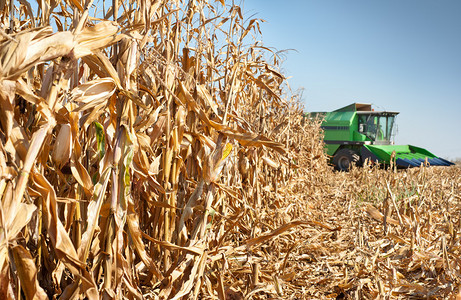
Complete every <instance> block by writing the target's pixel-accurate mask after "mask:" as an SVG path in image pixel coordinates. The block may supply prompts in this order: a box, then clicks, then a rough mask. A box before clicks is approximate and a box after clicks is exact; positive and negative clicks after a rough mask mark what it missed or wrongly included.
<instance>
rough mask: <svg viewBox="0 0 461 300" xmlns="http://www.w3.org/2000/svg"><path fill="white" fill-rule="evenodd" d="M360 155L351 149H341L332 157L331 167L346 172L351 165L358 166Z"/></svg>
mask: <svg viewBox="0 0 461 300" xmlns="http://www.w3.org/2000/svg"><path fill="white" fill-rule="evenodd" d="M359 162H360V155H359V154H358V153H357V152H355V151H354V150H352V149H341V150H339V151H338V152H336V154H335V155H334V156H333V165H334V166H335V169H336V170H338V171H347V170H349V168H350V167H351V166H352V164H356V165H358V164H359Z"/></svg>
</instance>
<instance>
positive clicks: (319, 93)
mask: <svg viewBox="0 0 461 300" xmlns="http://www.w3.org/2000/svg"><path fill="white" fill-rule="evenodd" d="M243 6H244V12H245V17H246V18H250V17H251V18H260V19H264V20H266V22H265V23H262V24H261V30H262V33H263V42H264V45H265V46H270V47H275V48H277V49H278V50H284V49H296V51H289V52H288V53H287V54H286V61H285V63H284V64H283V71H284V74H285V75H287V76H292V78H290V79H289V81H288V82H289V84H290V85H291V88H292V89H293V90H297V89H299V88H304V92H303V103H304V105H305V109H306V111H330V110H334V109H337V108H340V107H342V106H345V105H348V104H350V103H353V102H364V103H372V104H374V105H375V107H376V108H377V109H378V110H389V111H400V115H399V116H398V117H397V123H398V134H397V136H396V139H395V141H396V143H398V144H411V145H415V146H420V147H424V148H426V149H427V150H429V151H431V152H433V153H434V154H436V155H438V156H441V157H445V158H451V159H454V158H461V0H385V1H384V0H382V1H379V0H284V1H276V0H245V2H244V4H243ZM253 15H254V16H253ZM252 16H253V17H252Z"/></svg>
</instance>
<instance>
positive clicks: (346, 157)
mask: <svg viewBox="0 0 461 300" xmlns="http://www.w3.org/2000/svg"><path fill="white" fill-rule="evenodd" d="M398 114H399V112H395V111H375V110H374V109H373V108H372V105H371V104H367V103H352V104H350V105H348V106H345V107H342V108H340V109H337V110H334V111H332V112H312V113H309V114H308V117H311V118H315V117H320V118H323V122H322V129H323V130H324V141H325V147H326V151H327V154H328V155H330V156H331V157H332V163H333V165H334V166H335V168H336V169H337V170H341V171H345V170H347V169H348V168H349V167H350V166H351V165H352V164H356V165H362V164H363V163H364V162H365V161H367V160H368V161H369V162H372V163H381V164H385V165H389V164H390V163H391V161H392V160H395V164H396V165H397V166H398V167H401V168H408V167H419V166H421V164H425V165H430V166H450V165H453V163H452V162H450V161H447V160H445V159H443V158H440V157H437V156H436V155H434V154H432V153H431V152H429V151H427V150H426V149H423V148H420V147H416V146H412V145H394V142H393V141H392V137H393V135H394V122H395V117H396V116H397V115H398Z"/></svg>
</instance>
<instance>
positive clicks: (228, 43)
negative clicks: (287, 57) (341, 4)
mask: <svg viewBox="0 0 461 300" xmlns="http://www.w3.org/2000/svg"><path fill="white" fill-rule="evenodd" d="M0 6H1V7H0V8H1V15H0V22H1V28H0V198H1V205H0V298H1V299H22V298H25V299H47V298H55V297H59V299H77V298H78V299H84V298H88V299H99V298H103V299H109V298H117V299H122V298H123V299H125V298H127V299H143V298H144V299H183V298H184V299H189V298H193V299H197V298H200V299H274V298H277V299H283V298H285V299H299V298H305V299H312V298H319V299H323V298H337V299H340V298H351V299H364V298H369V299H371V298H376V297H387V298H408V297H414V298H421V297H429V298H443V297H449V296H452V297H456V296H458V297H460V296H461V295H460V294H459V292H460V291H459V288H458V286H459V283H460V259H459V251H460V238H459V234H458V232H459V230H460V228H461V219H460V169H459V167H450V168H421V169H414V170H408V171H396V170H380V169H376V168H363V169H353V170H352V171H351V172H349V173H335V172H333V171H332V168H330V167H329V166H328V165H327V157H326V156H325V154H324V152H323V144H322V136H321V132H320V127H319V122H316V121H308V120H305V119H303V117H302V107H301V105H300V103H299V99H298V98H297V97H298V96H297V95H291V94H289V93H286V91H289V87H288V85H287V83H286V78H285V77H284V75H283V74H282V73H280V72H279V71H278V69H279V66H280V63H281V59H280V57H279V54H278V53H277V52H275V51H273V50H271V49H270V48H267V47H264V45H263V44H262V43H261V42H259V41H258V39H259V37H260V31H259V22H260V20H257V19H251V20H245V18H244V17H243V12H242V10H241V8H240V7H239V6H236V5H234V3H233V2H232V3H227V2H225V1H224V0H220V1H205V0H195V1H192V0H191V1H180V0H176V1H174V0H171V1H152V2H149V1H142V0H141V1H134V0H133V1H113V2H112V3H106V2H105V1H102V2H97V3H93V1H91V0H88V1H85V2H84V3H83V2H80V1H79V0H72V1H52V2H46V1H45V2H43V1H39V2H37V3H31V2H28V1H26V0H21V1H20V2H16V1H9V2H8V3H7V2H5V1H4V2H2V3H0ZM32 7H35V9H34V10H33V9H32Z"/></svg>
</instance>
